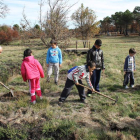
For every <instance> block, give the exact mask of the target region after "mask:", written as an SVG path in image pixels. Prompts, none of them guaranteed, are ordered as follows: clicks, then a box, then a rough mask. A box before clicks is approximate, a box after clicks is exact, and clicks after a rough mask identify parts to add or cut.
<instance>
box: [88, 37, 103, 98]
mask: <svg viewBox="0 0 140 140" xmlns="http://www.w3.org/2000/svg"><path fill="white" fill-rule="evenodd" d="M101 45H102V41H101V40H100V39H97V40H96V41H95V44H94V46H93V47H92V48H91V49H90V50H89V51H88V54H87V62H88V61H92V62H94V63H95V64H96V69H95V70H94V71H93V73H92V74H91V83H92V85H93V87H94V89H95V90H96V91H98V92H100V90H99V81H100V76H101V70H104V69H105V66H104V56H103V51H102V50H101V49H100V47H101ZM91 93H92V92H91V91H90V90H88V92H87V96H90V95H91Z"/></svg>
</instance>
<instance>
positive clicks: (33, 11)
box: [0, 0, 140, 25]
mask: <svg viewBox="0 0 140 140" xmlns="http://www.w3.org/2000/svg"><path fill="white" fill-rule="evenodd" d="M4 2H5V3H6V4H7V5H8V7H9V9H10V12H9V14H8V15H7V17H6V18H5V19H0V20H1V21H0V23H1V24H3V23H5V24H8V25H12V24H13V23H14V24H16V23H17V24H19V22H20V20H21V19H22V12H23V8H24V7H25V14H26V15H27V18H28V19H30V21H33V22H35V21H37V19H38V16H39V5H38V3H39V0H28V1H27V0H5V1H4ZM76 2H77V4H75V5H74V6H73V7H72V8H71V9H70V13H69V17H70V15H71V14H72V13H73V12H75V11H76V10H77V9H78V8H79V7H80V6H81V3H83V4H84V6H85V7H89V8H90V9H92V10H94V11H95V14H96V16H97V20H102V19H103V18H104V17H106V16H111V15H112V14H115V12H119V11H122V12H124V11H125V10H127V9H128V10H130V11H131V12H132V11H133V9H134V8H135V6H140V1H139V0H133V1H132V0H69V4H74V3H76ZM47 9H48V8H47V7H46V6H45V7H44V8H43V13H46V12H47ZM69 20H70V18H69ZM70 24H71V22H70Z"/></svg>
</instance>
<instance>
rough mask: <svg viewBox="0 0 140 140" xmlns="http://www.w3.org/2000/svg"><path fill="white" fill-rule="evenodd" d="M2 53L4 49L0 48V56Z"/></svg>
mask: <svg viewBox="0 0 140 140" xmlns="http://www.w3.org/2000/svg"><path fill="white" fill-rule="evenodd" d="M1 53H2V47H1V46H0V54H1Z"/></svg>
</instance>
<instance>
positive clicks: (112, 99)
mask: <svg viewBox="0 0 140 140" xmlns="http://www.w3.org/2000/svg"><path fill="white" fill-rule="evenodd" d="M78 85H80V86H82V87H85V88H87V89H89V90H91V91H92V89H91V88H89V87H87V86H84V85H82V84H78ZM94 92H95V93H97V94H99V95H101V96H104V97H106V98H109V99H110V100H113V101H115V102H116V100H115V99H113V98H111V97H108V96H106V95H104V94H102V93H100V92H98V91H96V90H95V91H94Z"/></svg>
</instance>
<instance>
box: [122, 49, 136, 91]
mask: <svg viewBox="0 0 140 140" xmlns="http://www.w3.org/2000/svg"><path fill="white" fill-rule="evenodd" d="M135 54H136V51H135V49H134V48H131V49H129V55H128V56H127V57H126V58H125V63H124V81H123V86H124V87H125V88H126V89H127V88H129V87H128V86H127V84H128V83H129V80H130V87H132V88H133V87H134V71H135V70H136V66H135V57H134V55H135Z"/></svg>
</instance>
